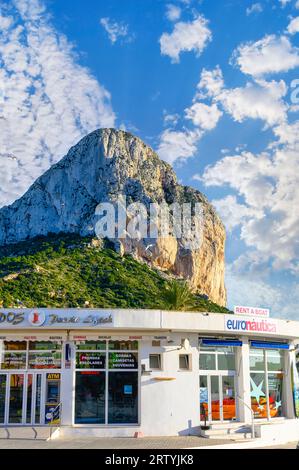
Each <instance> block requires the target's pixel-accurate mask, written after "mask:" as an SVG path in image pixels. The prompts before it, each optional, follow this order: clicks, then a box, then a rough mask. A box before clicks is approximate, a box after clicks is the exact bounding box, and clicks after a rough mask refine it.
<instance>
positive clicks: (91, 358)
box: [76, 351, 106, 369]
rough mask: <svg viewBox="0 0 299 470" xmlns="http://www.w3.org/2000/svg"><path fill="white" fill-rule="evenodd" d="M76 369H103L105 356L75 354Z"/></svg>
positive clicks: (84, 353)
mask: <svg viewBox="0 0 299 470" xmlns="http://www.w3.org/2000/svg"><path fill="white" fill-rule="evenodd" d="M76 362H77V364H76V367H77V369H105V363H106V355H105V354H103V353H98V352H96V351H94V352H77V355H76Z"/></svg>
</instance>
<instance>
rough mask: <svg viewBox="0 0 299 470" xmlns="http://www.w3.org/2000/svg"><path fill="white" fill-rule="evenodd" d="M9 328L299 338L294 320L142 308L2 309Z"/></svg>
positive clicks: (3, 325) (0, 321) (1, 320)
mask: <svg viewBox="0 0 299 470" xmlns="http://www.w3.org/2000/svg"><path fill="white" fill-rule="evenodd" d="M231 321H232V322H231ZM7 330H9V331H10V332H16V333H20V332H21V331H25V330H27V331H31V332H32V331H34V332H36V333H37V332H38V331H41V332H42V331H44V332H45V330H49V331H52V332H53V330H57V331H61V330H63V331H67V330H70V331H71V330H76V331H78V330H80V331H82V330H88V331H89V332H90V331H91V330H93V331H94V332H99V331H108V330H110V331H111V330H112V331H115V330H117V331H131V332H133V331H140V332H146V331H148V332H153V331H157V332H159V331H168V332H189V333H199V334H207V335H210V336H211V335H213V334H214V335H224V334H225V335H226V336H251V337H252V336H258V337H261V338H262V337H265V338H266V337H269V338H281V339H289V340H296V339H298V340H299V322H297V321H293V320H283V319H277V318H260V317H248V316H243V315H234V314H223V313H211V312H175V311H164V310H141V309H140V310H139V309H110V308H105V309H76V308H70V309H55V308H53V309H51V308H50V309H46V308H38V309H0V334H1V332H2V331H3V332H8V331H7ZM3 334H4V333H3Z"/></svg>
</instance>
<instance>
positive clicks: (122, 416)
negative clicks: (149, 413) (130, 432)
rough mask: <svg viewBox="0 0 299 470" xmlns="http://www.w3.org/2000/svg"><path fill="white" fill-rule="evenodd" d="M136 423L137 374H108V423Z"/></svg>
mask: <svg viewBox="0 0 299 470" xmlns="http://www.w3.org/2000/svg"><path fill="white" fill-rule="evenodd" d="M137 422H138V372H110V373H109V399H108V423H109V424H130V423H132V424H133V423H137Z"/></svg>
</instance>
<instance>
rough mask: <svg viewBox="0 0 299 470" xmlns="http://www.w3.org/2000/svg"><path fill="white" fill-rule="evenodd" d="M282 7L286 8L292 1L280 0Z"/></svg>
mask: <svg viewBox="0 0 299 470" xmlns="http://www.w3.org/2000/svg"><path fill="white" fill-rule="evenodd" d="M278 1H279V3H280V5H281V7H282V8H284V7H285V6H286V5H287V4H288V3H290V1H291V0H278Z"/></svg>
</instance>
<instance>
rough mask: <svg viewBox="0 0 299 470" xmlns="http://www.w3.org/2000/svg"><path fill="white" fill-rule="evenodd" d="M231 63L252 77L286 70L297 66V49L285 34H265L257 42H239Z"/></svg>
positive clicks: (298, 61) (298, 53)
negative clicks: (279, 35) (278, 35)
mask: <svg viewBox="0 0 299 470" xmlns="http://www.w3.org/2000/svg"><path fill="white" fill-rule="evenodd" d="M233 63H236V64H237V65H238V66H239V67H240V69H241V71H242V72H243V73H245V74H248V75H252V76H253V77H260V76H263V75H266V74H270V73H278V72H287V71H288V70H291V69H294V68H295V67H298V66H299V50H298V49H297V48H295V47H293V46H292V45H291V43H290V41H289V39H288V38H287V37H285V36H281V37H276V36H274V35H269V36H265V37H264V38H263V39H261V40H259V41H257V42H248V43H245V44H241V45H240V46H239V47H238V48H237V49H236V50H235V52H234V53H233Z"/></svg>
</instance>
